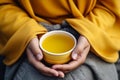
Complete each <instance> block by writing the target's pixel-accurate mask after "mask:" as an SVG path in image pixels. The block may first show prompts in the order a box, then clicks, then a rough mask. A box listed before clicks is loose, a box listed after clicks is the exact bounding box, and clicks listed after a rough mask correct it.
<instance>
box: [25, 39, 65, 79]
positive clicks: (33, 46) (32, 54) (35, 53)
mask: <svg viewBox="0 0 120 80" xmlns="http://www.w3.org/2000/svg"><path fill="white" fill-rule="evenodd" d="M26 53H27V57H28V61H29V62H30V63H31V64H32V65H33V66H34V67H35V68H36V69H38V70H39V71H40V72H41V73H43V74H45V75H48V76H56V77H64V73H63V72H62V71H57V70H55V69H52V68H50V67H47V66H45V65H44V64H43V63H42V62H41V61H40V60H42V59H43V54H42V51H41V49H40V48H39V40H38V38H37V37H36V38H33V39H32V40H31V41H30V42H29V44H28V46H27V48H26Z"/></svg>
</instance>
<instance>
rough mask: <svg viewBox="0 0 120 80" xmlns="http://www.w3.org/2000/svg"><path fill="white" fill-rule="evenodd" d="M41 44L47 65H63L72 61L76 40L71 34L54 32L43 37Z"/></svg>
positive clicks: (59, 31) (60, 31)
mask: <svg viewBox="0 0 120 80" xmlns="http://www.w3.org/2000/svg"><path fill="white" fill-rule="evenodd" d="M39 44H40V48H41V50H42V51H43V55H44V60H45V61H46V62H47V63H50V64H63V63H67V62H68V61H69V60H70V59H71V53H72V51H73V49H74V48H75V46H76V39H75V37H74V36H73V35H72V34H71V33H69V32H66V31H62V30H54V31H50V32H47V33H45V34H44V35H43V36H41V38H40V42H39Z"/></svg>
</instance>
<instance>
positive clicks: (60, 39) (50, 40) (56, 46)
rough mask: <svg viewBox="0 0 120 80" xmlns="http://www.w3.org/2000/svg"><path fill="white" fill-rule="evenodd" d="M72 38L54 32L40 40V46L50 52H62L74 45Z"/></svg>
mask: <svg viewBox="0 0 120 80" xmlns="http://www.w3.org/2000/svg"><path fill="white" fill-rule="evenodd" d="M74 44H75V43H74V40H73V38H71V37H70V36H68V35H63V34H54V35H51V36H48V37H46V38H45V39H44V41H43V42H42V46H43V48H44V49H45V50H47V51H49V52H52V53H56V54H57V53H63V52H66V51H68V50H70V49H71V48H73V46H74Z"/></svg>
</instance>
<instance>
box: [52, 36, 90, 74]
mask: <svg viewBox="0 0 120 80" xmlns="http://www.w3.org/2000/svg"><path fill="white" fill-rule="evenodd" d="M89 50H90V44H89V42H88V40H87V39H86V38H85V37H84V36H80V37H79V39H78V43H77V46H76V48H75V49H74V51H73V52H72V55H71V57H72V59H73V60H72V61H71V62H69V63H68V64H56V65H53V66H52V68H53V69H56V70H57V71H62V72H63V73H67V72H70V71H72V70H74V69H76V68H77V67H79V66H80V65H82V64H83V63H84V62H85V60H86V57H87V55H88V53H89Z"/></svg>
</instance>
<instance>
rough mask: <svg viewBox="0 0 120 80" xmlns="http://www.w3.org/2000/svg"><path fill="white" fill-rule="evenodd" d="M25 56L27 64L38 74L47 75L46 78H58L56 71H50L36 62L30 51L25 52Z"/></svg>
mask: <svg viewBox="0 0 120 80" xmlns="http://www.w3.org/2000/svg"><path fill="white" fill-rule="evenodd" d="M27 56H28V60H29V62H30V63H31V64H32V65H33V66H34V67H35V68H36V69H38V70H39V71H40V72H42V74H45V75H48V76H56V77H57V76H58V72H57V71H56V70H54V69H51V68H49V67H46V66H45V65H44V64H43V63H41V62H40V61H38V60H36V59H35V58H34V56H33V54H32V52H31V51H30V50H27Z"/></svg>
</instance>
